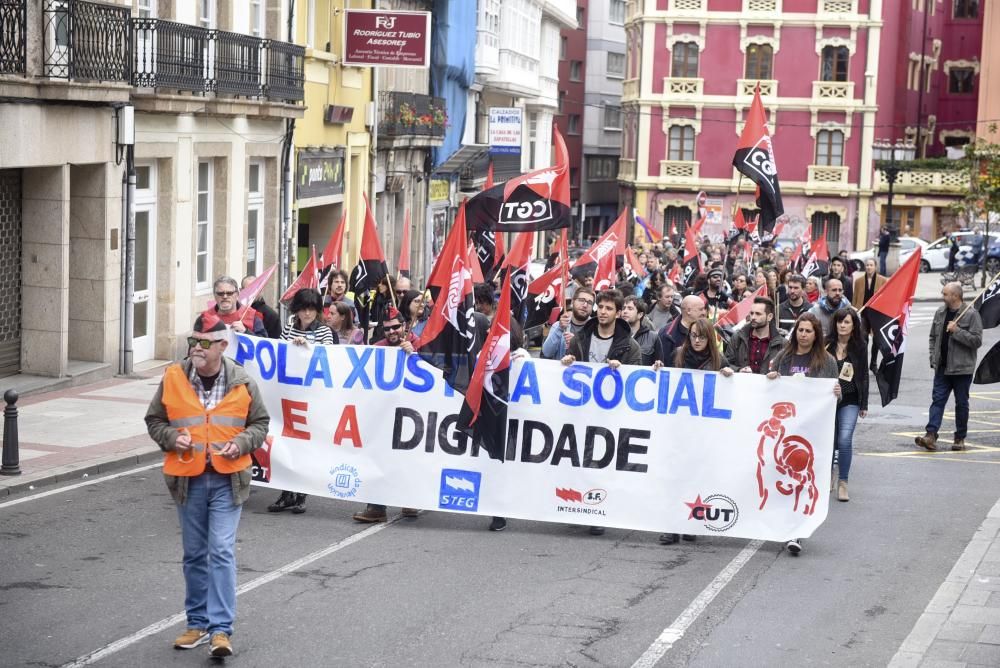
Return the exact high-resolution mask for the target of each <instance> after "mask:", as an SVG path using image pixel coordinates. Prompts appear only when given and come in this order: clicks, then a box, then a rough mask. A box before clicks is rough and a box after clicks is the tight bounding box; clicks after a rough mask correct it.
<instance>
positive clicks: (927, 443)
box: [913, 431, 938, 452]
mask: <svg viewBox="0 0 1000 668" xmlns="http://www.w3.org/2000/svg"><path fill="white" fill-rule="evenodd" d="M937 439H938V437H937V434H935V433H934V432H931V431H929V432H927V433H926V434H924V435H923V436H917V437H916V438H915V439H913V442H914V443H916V444H917V445H919V446H920V447H921V448H926V449H927V450H930V451H931V452H934V451H935V450H937V445H936V443H937Z"/></svg>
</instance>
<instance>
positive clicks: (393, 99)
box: [378, 91, 448, 148]
mask: <svg viewBox="0 0 1000 668" xmlns="http://www.w3.org/2000/svg"><path fill="white" fill-rule="evenodd" d="M378 105H379V126H378V144H379V147H384V148H404V147H411V148H427V147H431V146H440V145H441V144H442V143H443V142H444V133H445V129H446V128H447V127H448V113H447V111H446V109H445V102H444V99H443V98H440V97H431V96H430V95H421V94H419V93H396V92H385V91H383V92H380V93H379V98H378Z"/></svg>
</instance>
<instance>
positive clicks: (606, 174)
mask: <svg viewBox="0 0 1000 668" xmlns="http://www.w3.org/2000/svg"><path fill="white" fill-rule="evenodd" d="M617 179H618V158H614V157H603V156H599V155H594V156H587V180H588V181H615V180H617Z"/></svg>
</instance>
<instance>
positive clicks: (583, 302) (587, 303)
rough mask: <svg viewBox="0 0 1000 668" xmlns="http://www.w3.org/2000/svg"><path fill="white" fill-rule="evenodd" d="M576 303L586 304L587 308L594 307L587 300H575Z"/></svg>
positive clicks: (592, 303)
mask: <svg viewBox="0 0 1000 668" xmlns="http://www.w3.org/2000/svg"><path fill="white" fill-rule="evenodd" d="M576 301H578V302H579V303H581V304H586V305H587V306H593V305H594V302H592V301H590V300H589V299H577V300H576Z"/></svg>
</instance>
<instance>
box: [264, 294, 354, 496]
mask: <svg viewBox="0 0 1000 668" xmlns="http://www.w3.org/2000/svg"><path fill="white" fill-rule="evenodd" d="M289 310H291V312H292V317H291V318H289V319H288V322H286V323H285V326H284V327H282V328H281V338H282V339H284V340H285V341H291V342H292V343H294V344H295V345H297V346H304V345H306V344H308V343H322V344H325V345H334V344H336V343H339V341H338V340H337V335H336V334H334V333H333V331H332V330H331V329H330V328H329V327H327V326H326V325H324V324H323V322H322V321H321V320H320V318H319V315H320V313H322V312H323V297H322V296H321V295H320V294H319V291H318V290H314V289H312V288H303V289H301V290H299V291H298V292H296V293H295V296H294V297H292V305H291V306H290V307H289ZM305 502H306V495H305V494H298V493H296V492H285V491H283V492H282V493H281V496H279V497H278V500H277V501H275V502H274V503H272V504H271V505H269V506H268V507H267V509H268V511H270V512H272V513H280V512H281V511H283V510H288V509H291V511H292V512H293V513H295V514H296V515H298V514H301V513H304V512H306V506H305Z"/></svg>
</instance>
